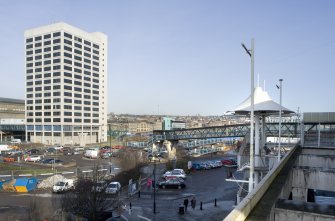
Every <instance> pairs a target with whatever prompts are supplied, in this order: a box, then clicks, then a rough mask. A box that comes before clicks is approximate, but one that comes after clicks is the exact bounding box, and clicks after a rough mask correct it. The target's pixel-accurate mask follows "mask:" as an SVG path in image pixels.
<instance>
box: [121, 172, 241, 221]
mask: <svg viewBox="0 0 335 221" xmlns="http://www.w3.org/2000/svg"><path fill="white" fill-rule="evenodd" d="M226 176H227V169H226V168H224V167H223V168H218V169H212V170H203V171H196V172H193V173H191V174H190V175H189V176H188V177H187V179H186V181H185V183H186V188H185V189H182V190H163V189H158V190H157V192H156V197H155V201H156V213H155V214H154V197H153V190H152V189H147V187H146V186H145V185H144V186H143V187H142V189H141V194H140V195H141V197H140V198H138V194H136V195H134V196H133V197H132V198H129V199H127V200H125V202H126V208H125V210H124V212H123V214H122V215H123V216H124V217H125V218H126V219H125V220H155V221H156V220H157V221H178V220H185V221H191V220H204V221H206V220H208V221H209V220H210V221H215V220H223V218H224V217H225V216H227V214H228V213H229V212H230V211H231V210H232V209H233V206H234V204H235V199H236V193H237V189H238V187H237V185H236V183H232V182H227V181H225V178H226ZM193 196H194V197H195V199H196V207H195V209H194V210H193V209H192V208H191V206H190V203H189V206H188V209H187V211H186V213H184V214H180V213H179V207H180V205H182V204H183V202H184V199H185V198H188V200H189V202H190V201H191V199H192V197H193ZM215 199H216V206H215ZM201 202H202V210H201V209H200V204H201ZM130 203H131V209H130Z"/></svg>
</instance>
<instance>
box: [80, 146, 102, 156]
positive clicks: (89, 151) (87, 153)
mask: <svg viewBox="0 0 335 221" xmlns="http://www.w3.org/2000/svg"><path fill="white" fill-rule="evenodd" d="M99 153H100V150H99V148H98V147H97V148H94V147H92V148H89V149H87V150H86V151H85V153H84V156H85V157H87V158H91V159H93V158H98V157H99V156H100V155H99Z"/></svg>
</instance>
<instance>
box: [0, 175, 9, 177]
mask: <svg viewBox="0 0 335 221" xmlns="http://www.w3.org/2000/svg"><path fill="white" fill-rule="evenodd" d="M11 176H12V175H0V177H11Z"/></svg>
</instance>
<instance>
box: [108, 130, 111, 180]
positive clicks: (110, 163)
mask: <svg viewBox="0 0 335 221" xmlns="http://www.w3.org/2000/svg"><path fill="white" fill-rule="evenodd" d="M108 130H109V173H110V174H112V125H111V124H108Z"/></svg>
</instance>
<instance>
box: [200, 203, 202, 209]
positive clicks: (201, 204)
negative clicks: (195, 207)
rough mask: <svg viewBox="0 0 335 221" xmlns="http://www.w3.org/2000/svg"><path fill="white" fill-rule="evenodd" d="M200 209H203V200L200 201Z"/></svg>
mask: <svg viewBox="0 0 335 221" xmlns="http://www.w3.org/2000/svg"><path fill="white" fill-rule="evenodd" d="M200 210H202V202H200Z"/></svg>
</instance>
